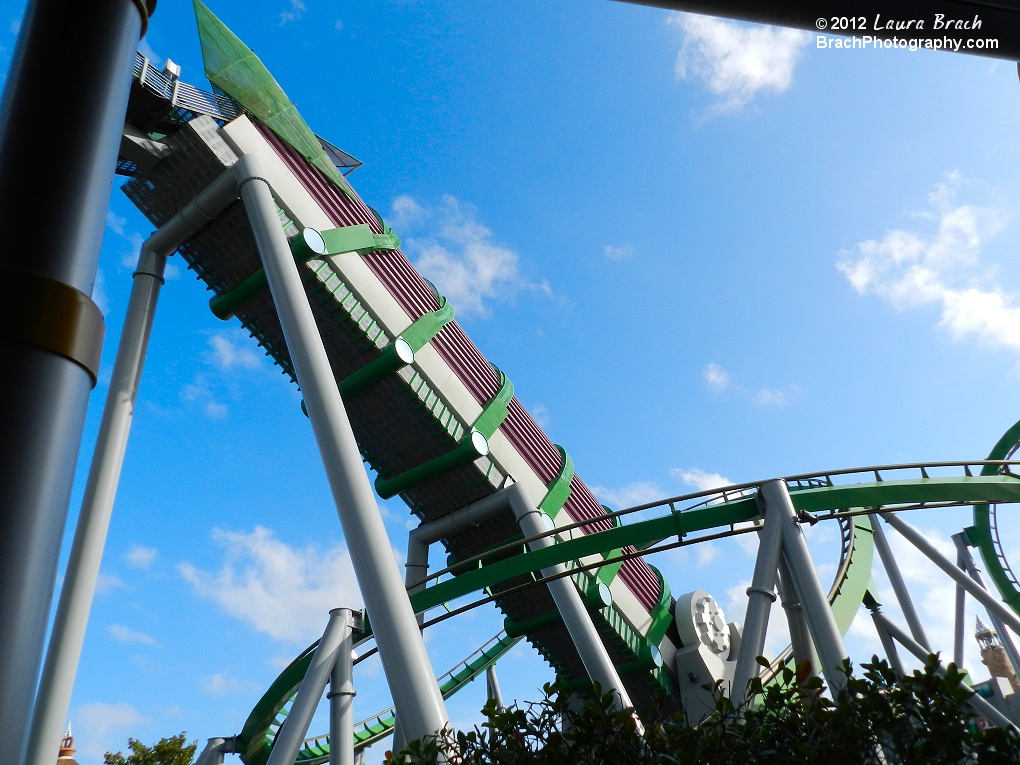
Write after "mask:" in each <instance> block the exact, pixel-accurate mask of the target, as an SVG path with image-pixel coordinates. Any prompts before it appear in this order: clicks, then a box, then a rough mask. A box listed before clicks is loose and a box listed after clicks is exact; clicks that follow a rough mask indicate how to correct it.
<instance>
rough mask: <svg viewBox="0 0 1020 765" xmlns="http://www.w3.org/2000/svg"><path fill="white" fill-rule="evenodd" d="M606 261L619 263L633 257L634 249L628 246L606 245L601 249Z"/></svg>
mask: <svg viewBox="0 0 1020 765" xmlns="http://www.w3.org/2000/svg"><path fill="white" fill-rule="evenodd" d="M602 254H603V255H604V256H605V258H606V260H612V261H615V262H619V261H621V260H627V259H628V258H633V257H634V247H633V246H632V245H629V244H607V245H606V246H605V247H603V248H602Z"/></svg>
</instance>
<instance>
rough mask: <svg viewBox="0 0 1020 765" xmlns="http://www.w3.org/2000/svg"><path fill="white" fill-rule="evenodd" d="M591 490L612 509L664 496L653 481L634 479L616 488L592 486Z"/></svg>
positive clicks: (652, 500)
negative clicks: (632, 481)
mask: <svg viewBox="0 0 1020 765" xmlns="http://www.w3.org/2000/svg"><path fill="white" fill-rule="evenodd" d="M591 490H592V493H593V494H594V495H595V496H596V497H598V500H599V501H600V502H604V503H605V504H606V505H608V506H609V507H611V508H613V509H614V510H623V509H625V508H628V507H636V506H637V505H645V504H648V503H649V502H656V501H657V500H660V499H662V498H663V497H665V496H666V492H665V491H663V490H662V489H661V488H660V487H659V485H658V484H657V483H655V482H654V481H635V482H634V483H629V484H627V485H626V486H621V487H619V488H617V489H611V488H608V487H606V486H593V487H592V489H591Z"/></svg>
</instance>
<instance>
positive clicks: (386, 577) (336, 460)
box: [239, 156, 449, 765]
mask: <svg viewBox="0 0 1020 765" xmlns="http://www.w3.org/2000/svg"><path fill="white" fill-rule="evenodd" d="M239 161H240V162H245V163H247V164H246V168H247V175H246V177H245V178H244V179H242V180H241V198H242V200H243V201H244V203H245V207H246V208H247V210H248V216H249V219H250V220H251V224H252V232H253V233H254V235H255V241H256V243H257V244H258V247H259V252H260V253H261V255H262V263H263V267H264V268H265V271H266V277H267V279H268V281H269V289H270V292H271V293H272V296H273V301H274V302H275V304H276V309H277V312H278V313H279V315H280V323H281V325H282V328H283V334H284V337H285V338H286V340H287V348H288V350H289V351H290V357H291V360H292V361H293V362H294V370H295V372H296V375H297V379H298V383H299V384H300V386H301V390H302V392H303V394H304V399H305V406H306V408H307V409H308V418H309V420H310V422H311V425H312V430H313V432H314V434H315V440H316V443H317V444H318V447H319V452H320V454H321V455H322V462H323V465H324V467H325V469H326V476H327V478H328V480H329V485H330V489H331V490H332V493H333V500H334V502H335V504H336V508H337V514H338V515H339V517H340V525H341V526H342V527H343V532H344V538H345V539H346V540H347V545H348V549H349V550H350V553H351V559H352V561H353V563H354V571H355V573H356V574H357V575H358V584H359V586H360V588H361V594H362V597H364V599H365V606H366V610H367V611H368V614H369V615H370V617H371V619H372V628H373V632H374V634H375V638H376V643H377V644H378V646H379V656H380V658H381V659H382V663H383V670H384V672H385V673H386V681H387V682H388V683H389V687H390V690H391V691H392V694H393V702H394V704H395V706H396V710H397V718H398V719H399V720H400V724H401V725H402V726H403V727H404V730H405V731H406V735H407V736H409V738H410V739H417V738H422V737H424V736H429V735H432V734H435V733H437V732H438V731H440V730H442V729H443V728H444V727H445V726H446V725H447V724H448V723H449V716H448V715H447V712H446V704H445V703H444V701H443V697H442V694H441V693H440V691H439V685H438V684H437V683H436V676H435V673H434V672H433V670H432V663H431V662H430V661H429V656H428V653H427V652H426V651H425V643H424V641H423V640H422V636H421V632H420V631H419V629H418V623H417V621H416V620H415V616H414V612H413V611H412V609H411V604H410V601H409V600H408V599H407V593H406V591H405V590H404V584H403V582H402V581H401V577H400V573H399V572H398V570H397V565H396V562H395V561H394V560H393V550H392V548H391V547H390V542H389V538H388V536H387V534H386V528H385V526H384V525H383V521H382V517H381V516H380V514H379V506H378V505H377V504H376V500H375V495H374V494H373V491H372V485H371V483H370V482H369V480H368V475H367V474H366V473H365V467H364V464H363V463H362V459H361V453H360V451H359V449H358V444H357V441H356V440H355V438H354V432H353V430H352V429H351V423H350V420H349V419H348V417H347V411H346V410H345V409H344V404H343V401H342V399H341V398H340V394H339V392H338V391H337V385H336V379H335V378H334V376H333V370H332V368H331V367H330V365H329V359H328V358H327V356H326V351H325V348H324V347H323V345H322V338H321V337H320V336H319V332H318V328H317V327H316V324H315V318H314V317H313V315H312V310H311V306H310V305H309V304H308V298H307V296H306V294H305V290H304V285H303V284H302V282H301V276H300V274H299V273H298V269H297V266H296V264H295V263H294V257H293V255H291V252H290V247H289V246H288V245H287V240H286V238H285V237H284V234H283V229H282V228H281V227H280V221H279V217H278V215H277V206H276V202H275V201H274V200H273V195H272V192H271V190H270V187H269V183H268V182H267V181H266V180H264V179H263V178H261V177H259V176H260V175H261V168H260V167H259V165H258V162H257V160H255V158H254V157H251V156H245V157H242V159H241V160H239ZM288 765H289V764H288Z"/></svg>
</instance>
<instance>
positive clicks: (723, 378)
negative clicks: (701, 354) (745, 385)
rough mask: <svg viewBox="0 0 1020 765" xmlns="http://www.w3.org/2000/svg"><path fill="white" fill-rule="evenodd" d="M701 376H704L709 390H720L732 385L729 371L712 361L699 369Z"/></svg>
mask: <svg viewBox="0 0 1020 765" xmlns="http://www.w3.org/2000/svg"><path fill="white" fill-rule="evenodd" d="M701 376H702V377H704V378H705V382H706V383H707V384H708V388H709V390H713V391H720V390H726V389H727V388H731V387H733V380H732V379H731V378H730V373H729V372H727V371H726V370H725V369H723V368H722V367H721V366H719V365H718V364H715V363H712V364H709V365H707V366H706V367H705V368H704V369H702V370H701Z"/></svg>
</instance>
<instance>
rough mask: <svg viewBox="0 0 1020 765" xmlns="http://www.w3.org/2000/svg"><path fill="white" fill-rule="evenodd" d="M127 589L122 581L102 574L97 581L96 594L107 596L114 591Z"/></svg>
mask: <svg viewBox="0 0 1020 765" xmlns="http://www.w3.org/2000/svg"><path fill="white" fill-rule="evenodd" d="M126 587H127V585H126V584H124V581H123V580H122V579H119V578H117V577H115V576H113V575H112V574H104V573H102V572H100V574H99V577H98V578H97V579H96V594H97V595H105V594H106V593H108V592H113V591H114V590H121V589H125V588H126Z"/></svg>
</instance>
